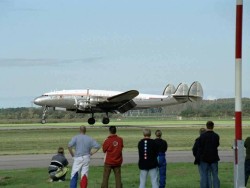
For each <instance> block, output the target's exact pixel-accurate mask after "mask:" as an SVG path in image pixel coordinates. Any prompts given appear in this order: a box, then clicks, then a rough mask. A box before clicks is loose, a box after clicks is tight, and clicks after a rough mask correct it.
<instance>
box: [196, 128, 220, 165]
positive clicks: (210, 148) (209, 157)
mask: <svg viewBox="0 0 250 188" xmlns="http://www.w3.org/2000/svg"><path fill="white" fill-rule="evenodd" d="M219 140H220V137H219V135H218V134H217V133H215V132H213V131H206V132H205V133H203V134H202V135H201V136H200V148H201V151H200V153H201V156H200V157H201V160H202V161H204V162H207V163H213V162H217V161H219V160H220V158H219V155H218V147H219V145H220V143H219Z"/></svg>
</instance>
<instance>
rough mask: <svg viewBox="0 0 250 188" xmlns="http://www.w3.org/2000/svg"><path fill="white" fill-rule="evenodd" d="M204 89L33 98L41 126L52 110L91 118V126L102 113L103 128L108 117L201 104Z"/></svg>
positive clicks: (170, 87)
mask: <svg viewBox="0 0 250 188" xmlns="http://www.w3.org/2000/svg"><path fill="white" fill-rule="evenodd" d="M202 98H203V89H202V86H201V84H200V83H199V82H197V81H196V82H193V83H192V84H191V86H190V87H188V85H187V84H184V83H180V84H179V85H178V86H177V88H175V87H174V86H173V85H172V84H168V85H167V86H166V88H165V89H164V91H163V94H162V95H151V94H139V92H138V91H137V90H129V91H126V92H119V91H106V90H92V89H85V90H61V91H54V92H48V93H44V94H43V95H42V96H40V97H37V98H35V100H34V103H35V104H36V105H39V106H43V114H42V121H41V123H43V124H44V123H46V119H45V115H46V112H47V110H48V108H53V109H54V110H64V111H75V112H76V113H86V114H91V117H90V118H89V119H88V123H89V124H90V125H93V124H95V117H94V114H95V113H104V117H103V119H102V123H103V124H108V123H109V121H110V120H109V114H108V113H125V112H127V111H129V110H136V109H146V108H155V107H163V106H169V105H176V104H180V103H185V102H187V101H191V102H195V101H199V100H202Z"/></svg>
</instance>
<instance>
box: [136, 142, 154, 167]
mask: <svg viewBox="0 0 250 188" xmlns="http://www.w3.org/2000/svg"><path fill="white" fill-rule="evenodd" d="M145 148H146V150H145ZM138 150H139V163H138V165H139V168H140V169H142V170H150V169H152V168H156V167H157V165H158V162H157V156H158V150H157V145H156V143H155V141H154V140H153V139H142V140H140V142H139V143H138Z"/></svg>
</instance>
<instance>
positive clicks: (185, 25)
mask: <svg viewBox="0 0 250 188" xmlns="http://www.w3.org/2000/svg"><path fill="white" fill-rule="evenodd" d="M235 15H236V0H205V1H199V0H189V1H187V0H178V1H176V0H157V1H153V0H105V1H101V0H91V1H90V0H89V1H83V0H70V1H69V0H53V1H52V0H1V1H0V78H1V79H0V87H1V89H0V101H1V102H0V108H10V107H31V106H34V105H33V104H32V101H33V100H34V98H35V97H37V96H40V95H42V94H43V93H45V92H49V91H54V90H64V89H87V88H89V89H104V90H115V91H127V90H131V89H136V90H138V91H139V92H140V93H147V94H162V92H163V89H164V88H165V86H166V85H167V84H174V85H175V86H177V85H178V84H179V83H181V82H182V83H186V84H188V85H191V84H192V82H193V81H199V82H200V83H201V84H202V87H203V91H204V99H218V98H234V97H235V22H236V21H235V17H236V16H235ZM247 81H250V2H249V1H244V5H243V47H242V97H250V85H249V83H247Z"/></svg>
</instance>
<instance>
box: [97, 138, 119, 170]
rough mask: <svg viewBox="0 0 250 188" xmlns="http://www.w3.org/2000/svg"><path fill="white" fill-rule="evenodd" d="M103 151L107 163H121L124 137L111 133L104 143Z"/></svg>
mask: <svg viewBox="0 0 250 188" xmlns="http://www.w3.org/2000/svg"><path fill="white" fill-rule="evenodd" d="M102 148H103V152H104V153H105V161H104V162H105V164H108V165H117V166H119V165H121V164H122V161H123V158H122V149H123V139H122V138H121V137H119V136H117V135H110V136H109V137H108V138H107V139H106V140H105V141H104V143H103V147H102Z"/></svg>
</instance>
